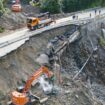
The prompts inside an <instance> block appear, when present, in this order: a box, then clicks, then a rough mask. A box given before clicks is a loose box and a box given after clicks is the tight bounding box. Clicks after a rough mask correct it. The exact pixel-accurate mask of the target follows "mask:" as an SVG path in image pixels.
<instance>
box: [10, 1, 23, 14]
mask: <svg viewBox="0 0 105 105" xmlns="http://www.w3.org/2000/svg"><path fill="white" fill-rule="evenodd" d="M11 9H12V11H13V12H21V11H22V6H21V4H20V0H16V2H15V3H14V4H12V8H11Z"/></svg>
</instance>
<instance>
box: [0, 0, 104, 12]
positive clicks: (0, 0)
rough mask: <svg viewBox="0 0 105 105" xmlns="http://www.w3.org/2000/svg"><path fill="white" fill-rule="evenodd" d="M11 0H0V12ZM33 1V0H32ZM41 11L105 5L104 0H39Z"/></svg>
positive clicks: (77, 9) (69, 10) (63, 10)
mask: <svg viewBox="0 0 105 105" xmlns="http://www.w3.org/2000/svg"><path fill="white" fill-rule="evenodd" d="M10 1H12V0H0V13H3V12H5V6H6V5H7V4H8V2H10ZM30 1H31V0H20V2H23V3H24V4H25V2H26V3H27V2H30ZM34 1H35V0H34ZM37 1H38V0H37ZM39 2H40V6H39V7H40V8H41V10H42V11H49V12H51V13H59V12H65V13H67V12H74V11H79V10H84V9H88V8H94V7H100V6H102V7H103V6H105V0H39Z"/></svg>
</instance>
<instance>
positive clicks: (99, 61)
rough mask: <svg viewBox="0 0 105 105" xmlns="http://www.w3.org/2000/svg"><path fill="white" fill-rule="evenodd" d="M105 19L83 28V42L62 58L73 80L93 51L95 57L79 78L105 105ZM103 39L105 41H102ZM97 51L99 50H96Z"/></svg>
mask: <svg viewBox="0 0 105 105" xmlns="http://www.w3.org/2000/svg"><path fill="white" fill-rule="evenodd" d="M104 21H105V19H101V20H97V21H96V20H95V21H93V22H92V23H90V24H87V25H85V26H82V27H81V29H80V30H81V36H82V38H81V40H79V41H77V42H75V43H73V44H71V45H69V47H68V48H67V49H66V51H64V53H63V56H62V60H61V61H62V65H63V69H64V70H65V72H66V73H68V74H69V75H70V77H71V78H73V77H74V75H75V74H76V73H77V71H79V69H80V68H81V67H82V66H83V64H84V63H85V62H86V60H87V59H88V57H89V56H90V54H91V53H92V51H93V50H95V51H94V53H93V56H92V57H91V59H90V60H89V62H88V64H87V65H86V67H85V68H84V69H83V71H82V73H80V75H79V76H78V77H77V80H78V79H81V80H82V81H84V82H86V81H87V85H88V84H89V85H88V87H89V89H90V90H91V92H92V94H94V95H95V97H96V98H97V99H99V100H101V101H102V103H103V105H104V104H105V99H104V97H105V92H104V90H105V88H104V87H105V86H104V84H105V63H104V62H105V49H104V48H105V47H104V46H105V44H104V41H105V40H104V35H105V34H104V35H103V34H102V30H101V29H102V28H105V22H104ZM102 39H103V40H102ZM96 49H97V50H96Z"/></svg>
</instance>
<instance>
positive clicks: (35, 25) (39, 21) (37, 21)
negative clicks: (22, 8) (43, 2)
mask: <svg viewBox="0 0 105 105" xmlns="http://www.w3.org/2000/svg"><path fill="white" fill-rule="evenodd" d="M52 22H54V20H53V19H52V18H51V17H50V13H49V12H46V13H42V14H40V15H39V16H37V17H27V27H28V29H29V30H36V29H39V28H42V27H45V26H49V25H50V24H51V23H52Z"/></svg>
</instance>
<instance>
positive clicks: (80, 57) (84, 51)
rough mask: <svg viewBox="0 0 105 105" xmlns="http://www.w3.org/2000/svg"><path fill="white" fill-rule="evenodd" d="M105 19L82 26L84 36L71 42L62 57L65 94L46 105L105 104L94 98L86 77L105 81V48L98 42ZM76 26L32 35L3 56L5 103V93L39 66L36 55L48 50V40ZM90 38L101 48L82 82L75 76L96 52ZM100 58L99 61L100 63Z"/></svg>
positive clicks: (0, 90) (0, 80) (0, 83)
mask: <svg viewBox="0 0 105 105" xmlns="http://www.w3.org/2000/svg"><path fill="white" fill-rule="evenodd" d="M102 21H103V20H101V21H100V20H99V21H97V22H96V21H95V22H93V23H90V24H88V25H85V26H82V27H81V29H80V31H81V36H82V38H81V39H80V40H78V41H77V42H75V43H73V44H71V45H69V46H68V47H67V49H66V50H65V51H64V53H63V55H62V56H61V61H62V77H63V84H62V85H61V86H60V88H61V93H60V94H58V96H56V97H55V96H54V97H52V98H50V99H49V100H48V101H47V103H46V104H48V105H51V104H52V105H54V104H55V105H64V104H65V105H74V104H75V105H101V103H98V102H97V101H96V99H95V98H94V97H93V94H92V92H91V91H90V90H91V88H90V87H88V85H87V84H86V81H85V80H90V83H91V81H92V80H94V81H93V82H97V81H99V80H100V81H102V80H103V78H104V71H103V70H104V63H102V62H103V61H104V54H103V53H102V52H104V50H103V49H102V47H101V46H100V44H99V43H98V41H97V39H99V38H100V34H101V28H100V24H101V23H102ZM72 28H74V26H66V27H61V28H57V29H53V30H51V31H46V32H44V33H43V34H39V35H37V36H35V37H32V38H30V40H29V41H27V42H26V43H25V44H24V45H22V46H21V47H20V48H18V49H17V50H16V51H13V52H12V53H11V54H8V55H7V56H5V57H3V58H1V59H0V102H1V103H2V102H3V101H2V100H3V99H2V96H3V94H6V93H9V92H10V91H12V90H13V88H14V87H17V85H20V84H21V83H22V82H24V81H25V80H26V79H27V77H28V76H29V75H31V74H32V73H33V72H34V71H35V69H37V68H38V67H39V65H38V64H37V63H36V61H35V60H36V57H37V55H38V54H39V53H40V52H44V51H45V48H46V45H47V43H48V41H49V40H51V39H53V38H54V37H55V36H57V35H62V34H63V33H64V32H65V31H67V30H71V29H72ZM88 35H89V36H88ZM90 38H91V41H92V44H93V46H94V48H96V45H98V48H99V49H98V50H97V52H95V54H94V55H93V56H92V58H91V60H90V62H89V63H88V65H87V66H86V68H85V69H84V70H85V71H84V72H83V73H82V74H81V75H80V76H79V79H80V81H73V80H72V78H73V76H74V75H75V74H76V73H77V71H79V69H80V68H81V67H82V65H83V63H84V62H85V61H86V59H87V58H88V56H89V55H90V53H91V51H92V46H91V43H90ZM97 60H98V63H97V62H96V61H97ZM96 65H97V67H96ZM95 67H96V69H95ZM98 67H99V68H98ZM93 70H94V71H93ZM100 73H101V76H100ZM101 77H103V78H101ZM99 78H100V79H99ZM81 79H82V81H85V84H84V82H81ZM96 88H97V87H96ZM95 93H96V92H95ZM61 96H62V97H61ZM55 98H56V100H55ZM4 105H5V104H4Z"/></svg>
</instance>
